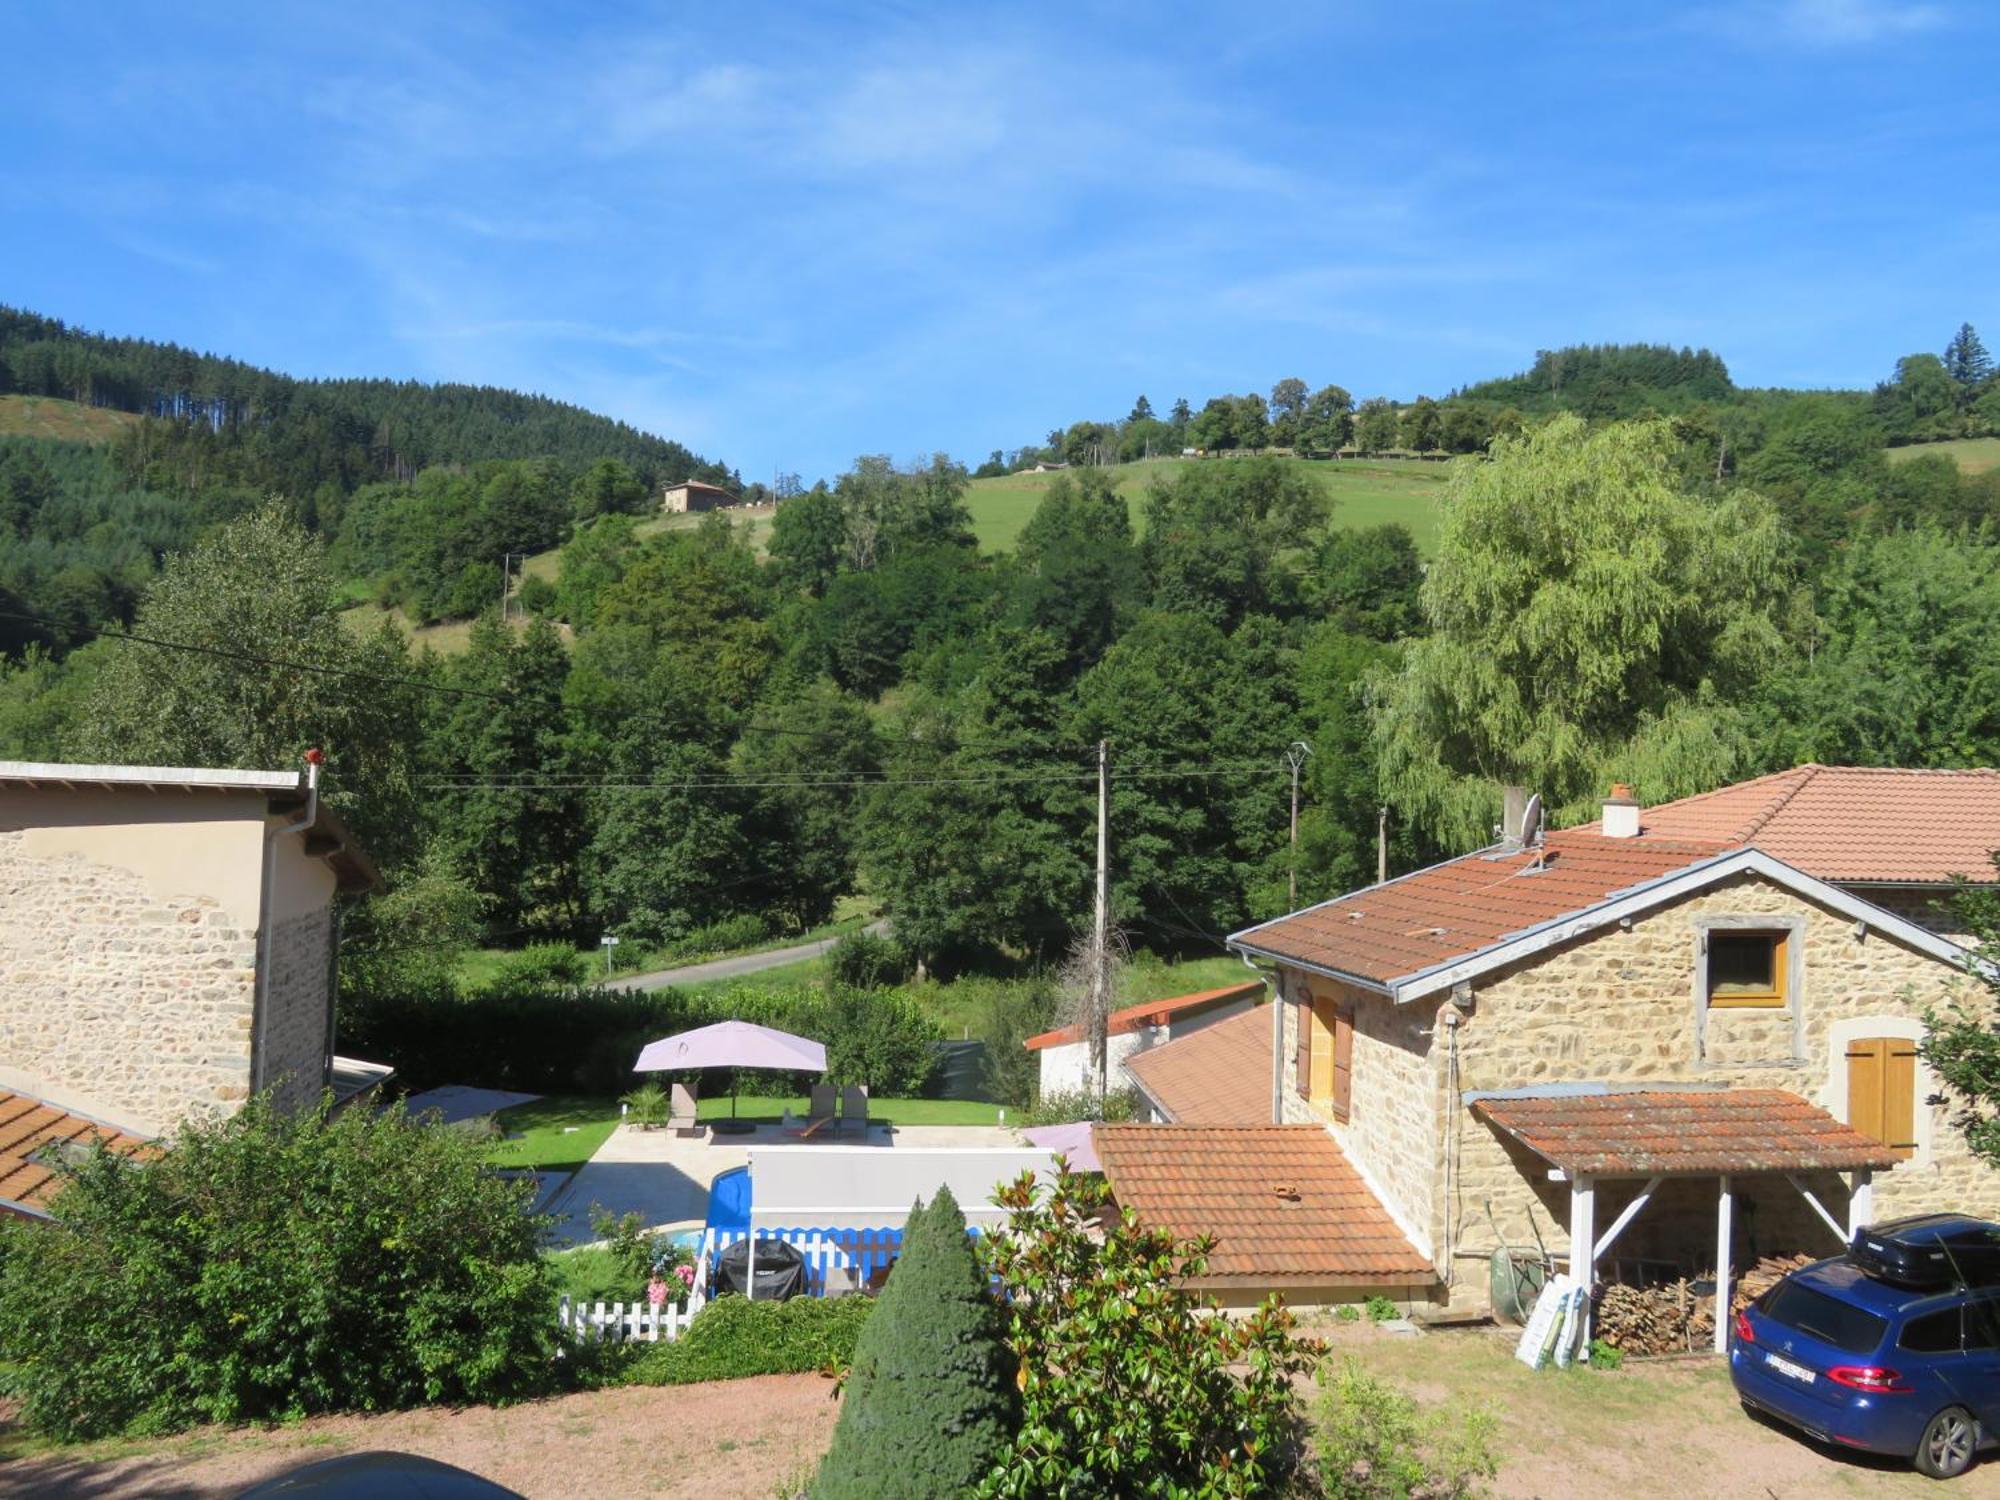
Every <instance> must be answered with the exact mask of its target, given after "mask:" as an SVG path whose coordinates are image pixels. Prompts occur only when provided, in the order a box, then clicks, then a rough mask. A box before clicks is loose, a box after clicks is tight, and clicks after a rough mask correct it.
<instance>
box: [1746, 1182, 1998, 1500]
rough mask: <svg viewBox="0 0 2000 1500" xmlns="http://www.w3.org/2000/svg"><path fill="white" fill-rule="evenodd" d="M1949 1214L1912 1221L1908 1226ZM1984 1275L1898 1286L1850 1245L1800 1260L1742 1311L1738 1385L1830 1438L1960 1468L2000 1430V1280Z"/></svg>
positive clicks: (1925, 1466) (1756, 1401) (1781, 1416)
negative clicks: (1828, 1255)
mask: <svg viewBox="0 0 2000 1500" xmlns="http://www.w3.org/2000/svg"><path fill="white" fill-rule="evenodd" d="M1942 1220H1943V1216H1937V1217H1936V1218H1935V1219H1933V1220H1927V1221H1916V1220H1911V1221H1906V1224H1907V1225H1908V1226H1909V1227H1910V1228H1911V1229H1912V1230H1914V1231H1918V1233H1917V1234H1915V1235H1913V1236H1910V1237H1914V1238H1921V1237H1922V1232H1923V1231H1926V1230H1929V1231H1931V1232H1933V1233H1934V1232H1935V1229H1936V1226H1937V1225H1938V1224H1940V1223H1941V1222H1942ZM1955 1222H1956V1224H1957V1225H1959V1226H1965V1225H1973V1226H1976V1227H1977V1228H1978V1229H1980V1230H1983V1231H1985V1232H1988V1233H1990V1234H1992V1235H1993V1236H1994V1237H1995V1240H1996V1241H2000V1228H1996V1227H1995V1226H1991V1225H1979V1223H1978V1221H1976V1220H1965V1219H1956V1220H1955ZM1883 1228H1885V1229H1888V1228H1891V1226H1883ZM1874 1232H1875V1231H1866V1232H1865V1233H1874ZM1858 1245H1859V1241H1857V1246H1858ZM1864 1261H1865V1258H1864ZM1987 1280H1988V1278H1987V1277H1985V1276H1983V1275H1975V1276H1974V1277H1973V1278H1972V1280H1971V1282H1970V1283H1969V1284H1968V1282H1966V1281H1965V1280H1963V1279H1959V1278H1953V1281H1952V1284H1951V1285H1948V1286H1943V1287H1940V1286H1936V1285H1930V1286H1915V1287H1913V1286H1909V1285H1898V1284H1896V1283H1895V1282H1893V1281H1889V1280H1885V1279H1882V1277H1881V1276H1879V1275H1876V1274H1871V1273H1870V1272H1869V1271H1868V1270H1866V1269H1864V1265H1863V1264H1857V1262H1856V1257H1855V1254H1854V1253H1852V1252H1851V1253H1850V1254H1849V1255H1847V1256H1841V1257H1838V1258H1836V1259H1833V1260H1823V1261H1819V1262H1817V1263H1815V1264H1813V1265H1810V1266H1805V1267H1802V1268H1801V1269H1799V1270H1797V1271H1794V1272H1792V1273H1791V1275H1789V1276H1787V1277H1786V1278H1785V1279H1784V1280H1782V1281H1780V1282H1779V1283H1778V1284H1777V1285H1776V1286H1774V1287H1772V1288H1771V1289H1770V1290H1769V1291H1768V1292H1766V1293H1765V1294H1764V1295H1763V1296H1762V1297H1759V1298H1758V1299H1757V1300H1756V1301H1755V1302H1754V1303H1752V1304H1751V1305H1750V1306H1748V1307H1746V1308H1745V1309H1744V1310H1743V1311H1742V1312H1740V1313H1738V1314H1737V1315H1736V1319H1735V1326H1734V1330H1733V1337H1732V1338H1731V1340H1730V1347H1729V1367H1730V1376H1731V1378H1732V1379H1733V1380H1734V1381H1735V1384H1736V1393H1737V1395H1738V1396H1740V1397H1741V1398H1742V1400H1743V1403H1744V1405H1746V1406H1748V1407H1750V1408H1751V1409H1752V1410H1754V1411H1756V1412H1760V1413H1762V1414H1764V1415H1766V1416H1768V1417H1773V1418H1775V1419H1777V1420H1778V1421H1780V1422H1783V1423H1787V1424H1789V1425H1790V1426H1792V1427H1795V1428H1798V1429H1799V1430H1801V1431H1803V1432H1805V1433H1807V1434H1808V1435H1810V1436H1812V1437H1814V1438H1817V1439H1819V1440H1820V1441H1822V1442H1828V1443H1835V1444H1839V1445H1841V1446H1843V1447H1848V1448H1859V1449H1863V1450H1865V1451H1867V1452H1871V1453H1882V1454H1889V1455H1893V1456H1896V1457H1901V1458H1908V1459H1912V1460H1914V1461H1915V1463H1916V1466H1917V1468H1918V1469H1920V1470H1921V1471H1922V1472H1924V1473H1925V1474H1928V1475H1931V1476H1932V1477H1933V1478H1938V1479H1949V1478H1953V1477H1955V1476H1957V1475H1959V1474H1962V1473H1964V1472H1965V1470H1966V1469H1968V1468H1970V1467H1971V1466H1972V1464H1973V1462H1974V1460H1975V1458H1976V1457H1977V1455H1978V1453H1979V1451H1980V1450H1981V1449H1982V1448H1986V1447H1991V1446H1992V1445H1993V1444H1994V1443H1995V1441H1996V1440H2000V1285H1992V1284H1985V1283H1987Z"/></svg>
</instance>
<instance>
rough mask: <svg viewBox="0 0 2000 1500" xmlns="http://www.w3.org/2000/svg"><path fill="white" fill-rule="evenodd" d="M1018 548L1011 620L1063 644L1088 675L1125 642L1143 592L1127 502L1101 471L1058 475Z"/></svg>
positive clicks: (1073, 664) (1072, 667) (1073, 668)
mask: <svg viewBox="0 0 2000 1500" xmlns="http://www.w3.org/2000/svg"><path fill="white" fill-rule="evenodd" d="M1014 550H1015V557H1016V558H1017V559H1018V561H1019V563H1020V567H1021V573H1020V576H1019V578H1018V580H1017V581H1016V582H1015V584H1014V585H1013V589H1012V595H1013V597H1012V600H1011V603H1010V606H1009V611H1008V619H1009V622H1010V623H1011V624H1013V625H1015V626H1018V627H1021V628H1026V629H1040V630H1044V631H1047V632H1048V633H1049V634H1051V635H1052V636H1054V637H1055V638H1056V639H1057V640H1059V641H1061V642H1063V643H1064V645H1065V647H1066V648H1067V650H1068V653H1069V672H1070V674H1071V675H1073V674H1074V673H1077V672H1081V671H1082V670H1083V669H1084V668H1086V667H1088V666H1089V665H1090V664H1091V663H1092V662H1094V661H1096V660H1097V659H1098V657H1100V656H1102V655H1103V654H1104V651H1105V649H1106V648H1107V647H1109V646H1110V645H1111V643H1112V642H1113V641H1114V640H1116V639H1117V637H1118V633H1119V631H1120V630H1121V629H1122V628H1123V626H1124V623H1125V622H1126V621H1127V620H1128V619H1129V618H1130V616H1131V614H1132V611H1133V610H1134V608H1135V607H1136V602H1137V600H1138V599H1139V598H1140V596H1141V594H1142V592H1143V586H1144V569H1143V565H1142V563H1141V560H1140V555H1139V549H1138V547H1137V546H1136V545H1135V544H1134V542H1133V540H1132V522H1131V517H1130V512H1129V510H1128V509H1127V506H1126V504H1125V497H1124V496H1123V495H1121V494H1119V493H1118V491H1117V490H1116V489H1115V488H1114V487H1113V485H1112V482H1111V480H1110V479H1109V478H1108V477H1107V476H1105V475H1104V474H1103V473H1101V472H1094V471H1093V472H1086V473H1083V474H1081V475H1078V476H1076V477H1075V478H1072V477H1071V476H1070V475H1067V474H1062V475H1058V476H1057V477H1056V480H1055V482H1054V483H1053V484H1051V485H1050V486H1049V490H1048V493H1047V494H1046V495H1044V496H1043V497H1042V501H1041V503H1040V504H1039V505H1037V506H1036V507H1035V513H1034V515H1033V516H1031V517H1030V518H1029V520H1028V524H1027V526H1026V527H1024V528H1023V529H1022V532H1021V536H1020V538H1019V540H1018V541H1017V542H1016V543H1015V549H1014Z"/></svg>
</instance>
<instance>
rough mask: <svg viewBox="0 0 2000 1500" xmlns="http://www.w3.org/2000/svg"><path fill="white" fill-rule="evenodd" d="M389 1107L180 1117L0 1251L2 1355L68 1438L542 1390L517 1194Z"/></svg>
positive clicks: (550, 1374)
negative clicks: (149, 1148) (157, 1150)
mask: <svg viewBox="0 0 2000 1500" xmlns="http://www.w3.org/2000/svg"><path fill="white" fill-rule="evenodd" d="M481 1151H482V1148H481V1147H480V1146H479V1145H478V1143H476V1142H473V1141H471V1140H468V1139H466V1138H465V1137H463V1136H460V1135H458V1134H455V1133H454V1132H452V1131H448V1130H437V1129H434V1128H430V1127H426V1126H421V1125H418V1124H416V1123H415V1122H413V1121H412V1120H410V1119H409V1118H408V1116H407V1115H406V1114H405V1113H404V1112H403V1110H402V1109H401V1108H400V1107H397V1108H394V1109H391V1110H389V1111H387V1112H385V1113H382V1114H379V1115H377V1114H371V1113H369V1112H367V1111H365V1110H350V1111H347V1112H346V1113H344V1114H341V1115H339V1116H336V1117H332V1118H328V1116H327V1115H326V1114H325V1113H324V1112H323V1111H307V1112H305V1113H303V1114H299V1115H283V1114H280V1113H278V1112H276V1111H275V1110H273V1109H272V1108H271V1107H270V1106H269V1104H268V1102H267V1101H265V1100H264V1099H262V1098H259V1099H253V1100H252V1101H250V1103H249V1104H247V1105H246V1106H245V1107H244V1108H243V1110H242V1111H241V1112H239V1113H238V1114H237V1115H235V1116H234V1117H233V1118H231V1119H229V1120H226V1121H222V1122H220V1123H198V1124H189V1125H186V1126H184V1127H183V1128H182V1130H181V1131H180V1133H179V1135H178V1138H177V1141H176V1144H175V1145H174V1147H173V1148H172V1149H171V1150H170V1151H168V1152H167V1153H166V1154H165V1155H164V1156H163V1157H161V1158H160V1159H159V1160H158V1161H155V1162H153V1163H151V1164H148V1165H145V1166H137V1167H135V1166H133V1165H131V1164H129V1163H126V1162H122V1161H120V1160H118V1159H116V1158H113V1157H111V1156H108V1155H105V1154H103V1153H99V1154H97V1155H96V1156H93V1157H92V1158H91V1159H90V1160H88V1161H87V1162H85V1163H84V1164H83V1165H82V1166H81V1167H79V1168H77V1169H76V1170H75V1172H74V1173H73V1180H72V1181H70V1182H69V1183H68V1184H67V1185H66V1186H64V1188H63V1189H62V1190H61V1192H60V1193H58V1195H57V1197H56V1200H55V1203H54V1207H53V1214H54V1219H55V1223H54V1224H53V1225H51V1226H41V1225H36V1226H29V1227H26V1228H25V1229H23V1230H20V1231H17V1233H18V1234H19V1236H20V1237H19V1238H18V1239H17V1240H16V1241H15V1243H14V1244H13V1245H12V1246H11V1247H10V1249H9V1252H8V1253H7V1254H6V1255H5V1256H4V1257H0V1360H12V1361H15V1362H16V1363H17V1366H18V1368H17V1370H16V1382H17V1384H16V1389H17V1391H18V1393H19V1395H20V1398H21V1400H22V1403H23V1409H24V1411H25V1413H26V1415H27V1417H28V1419H29V1421H31V1422H32V1423H33V1424H34V1425H35V1426H36V1427H37V1428H39V1429H41V1430H43V1431H45V1432H48V1433H51V1434H54V1435H56V1436H59V1437H64V1438H81V1437H90V1436H96V1435H100V1434H104V1433H111V1432H117V1431H120V1430H130V1431H148V1432H157V1431H166V1430H171V1429H173V1428H178V1427H183V1426H186V1425H188V1424H190V1423H194V1422H202V1421H220V1422H234V1421H247V1420H263V1419H276V1418H288V1417H295V1416H304V1415H309V1414H312V1413H315V1412H330V1411H344V1410H368V1411H374V1410H384V1409H390V1408H395V1407H405V1406H415V1405H419V1404H423V1403H427V1402H473V1401H481V1402H483V1401H495V1400H501V1399H505V1398H508V1397H512V1396H520V1395H527V1394H532V1393H536V1392H540V1391H543V1390H546V1389H548V1388H549V1387H550V1386H551V1384H552V1383H553V1380H554V1378H555V1375H556V1373H557V1371H558V1370H559V1369H561V1368H564V1366H563V1365H559V1363H558V1361H557V1360H556V1359H555V1354H556V1350H557V1342H558V1339H559V1336H560V1335H559V1332H558V1330H557V1328H556V1326H555V1321H554V1318H553V1309H554V1305H555V1283H554V1278H553V1273H552V1271H551V1269H550V1267H549V1266H548V1264H547V1262H546V1261H545V1260H544V1259H543V1258H542V1256H541V1254H540V1252H539V1250H538V1248H537V1245H536V1240H537V1237H538V1234H539V1232H540V1226H539V1224H538V1222H537V1221H536V1220H535V1219H533V1218H532V1217H530V1216H529V1214H528V1211H527V1210H528V1206H529V1203H530V1201H531V1199H532V1196H533V1191H534V1189H533V1187H532V1185H531V1184H528V1183H525V1182H510V1181H507V1180H505V1179H502V1178H500V1177H497V1176H495V1175H494V1174H492V1173H491V1172H488V1171H486V1170H484V1169H483V1168H482V1166H481V1164H480V1156H481Z"/></svg>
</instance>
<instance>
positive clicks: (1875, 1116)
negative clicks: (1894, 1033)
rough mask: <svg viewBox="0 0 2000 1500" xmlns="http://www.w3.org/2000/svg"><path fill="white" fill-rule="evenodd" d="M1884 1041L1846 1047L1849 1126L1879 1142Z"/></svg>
mask: <svg viewBox="0 0 2000 1500" xmlns="http://www.w3.org/2000/svg"><path fill="white" fill-rule="evenodd" d="M1888 1049H1889V1044H1888V1043H1887V1042H1884V1041H1869V1040H1856V1041H1852V1042H1849V1043H1848V1044H1847V1123H1848V1124H1849V1125H1851V1126H1852V1127H1853V1128H1854V1129H1855V1130H1857V1131H1859V1132H1860V1133H1861V1134H1863V1135H1865V1136H1869V1137H1871V1138H1873V1139H1875V1140H1878V1141H1886V1140H1887V1139H1888V1137H1887V1136H1886V1135H1884V1134H1883V1133H1882V1127H1883V1120H1882V1079H1883V1075H1884V1074H1885V1073H1886V1072H1887V1069H1886V1068H1885V1067H1884V1065H1883V1064H1884V1056H1885V1054H1886V1053H1887V1052H1888Z"/></svg>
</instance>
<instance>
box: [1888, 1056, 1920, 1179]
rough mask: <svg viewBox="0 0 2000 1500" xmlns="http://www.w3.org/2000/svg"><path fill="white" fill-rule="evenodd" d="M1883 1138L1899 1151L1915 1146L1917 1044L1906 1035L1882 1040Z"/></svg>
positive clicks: (1909, 1149) (1910, 1149) (1911, 1149)
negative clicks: (1883, 1052) (1883, 1050)
mask: <svg viewBox="0 0 2000 1500" xmlns="http://www.w3.org/2000/svg"><path fill="white" fill-rule="evenodd" d="M1882 1046H1883V1047H1884V1049H1886V1050H1885V1056H1884V1061H1883V1067H1882V1129H1883V1136H1882V1139H1883V1141H1884V1142H1886V1143H1887V1144H1888V1145H1890V1146H1892V1147H1894V1148H1895V1149H1896V1150H1898V1151H1914V1150H1916V1149H1917V1044H1916V1043H1915V1042H1913V1041H1910V1040H1908V1039H1907V1038H1891V1039H1889V1040H1886V1041H1884V1042H1883V1043H1882Z"/></svg>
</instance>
